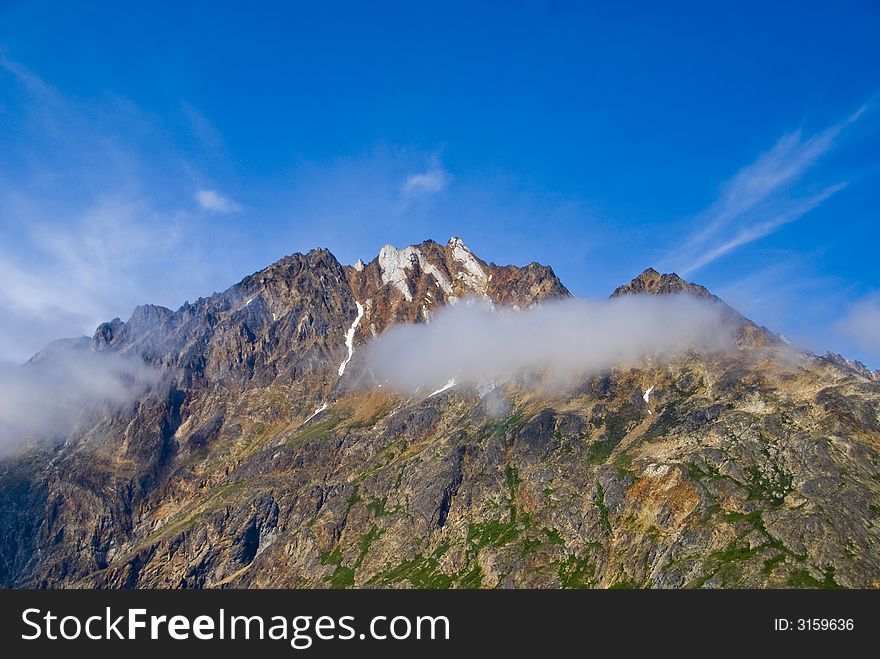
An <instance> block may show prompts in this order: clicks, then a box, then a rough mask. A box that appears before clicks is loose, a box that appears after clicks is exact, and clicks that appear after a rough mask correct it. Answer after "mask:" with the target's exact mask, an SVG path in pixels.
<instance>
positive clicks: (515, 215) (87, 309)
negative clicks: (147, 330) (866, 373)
mask: <svg viewBox="0 0 880 659" xmlns="http://www.w3.org/2000/svg"><path fill="white" fill-rule="evenodd" d="M122 4H123V3H109V2H108V3H90V2H78V3H62V2H54V3H47V2H39V1H29V2H0V232H2V234H0V235H2V241H0V280H2V281H3V286H2V290H0V346H2V347H0V358H5V359H13V360H20V359H21V358H23V357H25V356H27V355H28V354H30V353H32V352H33V351H34V350H36V349H38V348H39V347H40V346H41V345H43V344H44V343H45V342H46V341H47V340H49V339H52V338H56V337H57V336H64V335H71V334H74V335H75V334H79V333H90V332H91V331H92V329H93V327H94V325H95V324H97V322H99V321H101V320H104V319H107V318H111V317H113V316H121V317H123V318H125V317H127V316H128V314H129V313H130V312H131V309H132V308H133V306H134V305H135V304H137V303H140V302H156V303H161V304H165V305H167V306H171V307H176V306H178V305H179V304H181V303H182V302H183V301H184V300H186V299H193V298H195V297H198V296H199V295H206V294H209V293H210V292H212V291H214V290H222V289H224V288H226V287H227V286H229V285H231V284H232V283H234V282H235V281H237V280H238V279H240V278H241V277H242V276H244V275H246V274H248V273H250V272H253V271H255V270H257V269H259V268H261V267H263V266H265V265H267V264H269V263H271V262H272V261H274V260H276V259H277V258H279V257H280V256H282V255H284V254H287V253H291V252H295V251H305V250H308V249H310V248H311V247H314V246H326V247H328V248H330V249H331V251H333V253H334V254H336V256H337V257H338V258H339V259H340V260H341V261H342V262H343V263H351V262H353V261H354V260H356V259H357V258H363V259H365V260H368V259H370V258H372V257H373V256H375V255H376V254H377V253H378V251H379V249H380V247H381V246H382V245H383V244H385V243H391V244H395V245H397V246H404V245H407V244H411V243H415V242H420V241H421V240H424V239H426V238H434V239H436V240H441V241H445V240H446V239H447V238H448V237H449V236H451V235H460V236H461V237H462V238H463V239H464V240H465V242H467V243H468V245H469V246H470V247H471V248H472V249H473V250H474V251H475V252H476V253H477V254H479V255H480V256H482V257H483V258H484V259H486V260H491V261H495V262H498V263H519V264H522V263H527V262H530V261H532V260H536V261H540V262H543V263H548V264H550V265H552V266H553V267H554V269H555V270H556V272H557V273H558V274H559V276H560V277H561V278H562V279H563V281H564V282H565V283H566V285H567V286H568V287H569V288H570V289H571V290H572V291H573V292H574V293H576V294H578V295H581V296H586V297H602V296H605V295H607V294H608V293H609V292H610V291H611V290H613V288H614V287H616V286H617V285H618V284H620V283H623V282H625V281H628V280H629V279H631V278H632V277H633V276H635V275H636V274H638V273H639V272H640V271H641V270H643V269H644V268H645V267H647V266H653V267H655V268H657V269H660V270H663V271H673V270H674V271H677V272H679V273H680V274H683V275H686V276H687V277H688V278H689V279H691V280H693V281H697V282H700V283H703V284H705V285H706V286H708V287H709V288H710V289H711V290H713V291H714V292H716V293H717V294H719V295H720V296H722V297H723V298H725V299H726V300H728V301H729V302H730V303H732V304H733V305H734V306H736V307H737V308H739V309H740V310H741V311H743V312H744V313H746V314H747V315H749V316H750V317H752V318H753V319H755V320H756V321H758V322H760V323H763V324H766V325H768V326H769V327H770V328H771V329H773V330H776V331H779V332H784V333H785V334H786V335H788V336H790V337H791V338H792V339H793V340H794V341H796V342H797V343H798V344H799V345H803V346H805V347H807V348H810V349H813V350H815V351H819V352H824V351H825V350H827V349H831V350H834V351H839V352H842V353H844V354H845V355H847V356H850V357H854V358H860V359H862V360H863V361H866V362H867V363H869V364H870V365H871V366H873V367H875V368H877V367H880V276H878V273H877V268H876V265H875V264H876V260H877V259H876V253H877V238H878V233H880V229H878V220H880V217H878V214H880V211H878V203H877V199H878V190H880V157H878V156H880V108H878V107H877V106H878V104H880V96H878V93H880V38H878V35H880V4H878V3H877V2H868V1H863V2H855V1H853V2H847V1H844V2H836V3H828V2H791V3H787V2H774V3H766V2H754V3H753V2H738V3H726V4H724V5H721V4H720V3H698V2H693V3H648V2H645V3H626V2H622V3H601V4H600V3H586V2H584V3H562V2H560V3H554V2H508V3H500V2H484V3H473V2H462V3H455V2H452V3H450V2H444V3H439V2H438V3H427V2H426V3H415V2H406V3H403V2H401V3H394V2H384V3H333V2H326V3H308V4H306V3H301V4H299V3H274V2H273V3H270V2H265V3H261V2H252V3H247V4H242V3H238V4H233V3H223V2H204V3H199V2H186V3H182V2H174V3H162V2H155V3H142V6H139V7H138V6H130V5H128V3H125V4H126V5H127V6H125V7H123V6H122ZM669 5H674V6H669Z"/></svg>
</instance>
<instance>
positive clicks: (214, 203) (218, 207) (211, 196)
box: [195, 188, 241, 213]
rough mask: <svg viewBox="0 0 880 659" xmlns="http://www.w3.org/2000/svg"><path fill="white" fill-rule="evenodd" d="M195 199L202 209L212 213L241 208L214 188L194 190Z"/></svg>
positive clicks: (227, 211)
mask: <svg viewBox="0 0 880 659" xmlns="http://www.w3.org/2000/svg"><path fill="white" fill-rule="evenodd" d="M195 199H196V201H197V202H198V204H199V206H201V207H202V209H203V210H206V211H211V212H214V213H237V212H238V211H240V210H241V206H239V205H238V204H237V203H235V202H234V201H232V200H231V199H229V198H228V197H224V196H223V195H222V194H220V193H219V192H217V191H216V190H210V189H207V188H202V189H201V190H196V194H195Z"/></svg>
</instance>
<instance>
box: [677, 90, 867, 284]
mask: <svg viewBox="0 0 880 659" xmlns="http://www.w3.org/2000/svg"><path fill="white" fill-rule="evenodd" d="M864 112H865V108H864V107H863V108H860V109H859V110H858V111H857V112H855V113H854V114H852V115H850V116H849V117H847V118H846V119H845V120H843V121H841V122H840V123H837V124H835V125H833V126H831V127H830V128H828V129H826V130H824V131H822V132H821V133H818V134H816V135H813V136H811V137H808V138H806V139H804V137H803V136H802V135H801V133H800V131H795V132H793V133H789V134H788V135H785V136H783V137H782V138H781V139H780V140H779V141H778V142H777V143H776V144H775V145H774V146H773V147H772V148H771V149H770V150H769V151H767V152H765V153H763V154H762V155H761V156H760V157H758V158H757V160H755V162H753V163H751V164H749V165H747V166H746V167H743V168H742V169H741V170H740V171H739V172H737V173H736V175H734V176H733V178H731V179H730V180H729V181H727V182H726V183H725V184H724V185H723V186H722V188H721V193H720V195H719V197H718V198H717V199H716V200H715V202H714V203H713V204H712V205H711V206H710V207H709V208H707V209H706V210H705V211H704V212H702V213H700V215H698V216H697V218H696V220H695V223H696V225H697V226H698V227H699V229H698V230H696V231H695V232H694V233H693V234H692V235H691V236H690V237H689V238H688V239H687V240H686V241H685V244H684V246H683V247H682V248H680V249H678V250H676V251H675V253H674V254H672V255H671V256H670V258H669V261H670V262H671V265H673V266H674V267H675V269H677V270H678V271H679V272H682V273H683V274H685V275H687V274H690V273H693V272H694V271H696V270H699V269H700V268H702V267H704V266H706V265H708V264H709V263H712V262H713V261H715V260H717V259H719V258H721V257H722V256H725V255H726V254H729V253H730V252H732V251H734V250H736V249H738V248H740V247H742V246H744V245H747V244H749V243H751V242H754V241H755V240H758V239H760V238H763V237H765V236H767V235H769V234H771V233H773V232H775V231H777V230H778V229H780V228H781V227H782V226H784V225H786V224H789V223H791V222H794V221H795V220H798V219H799V218H801V217H802V216H803V215H805V214H806V213H808V212H809V211H811V210H813V209H814V208H816V207H817V206H819V205H820V204H822V203H823V202H824V201H825V200H826V199H828V198H829V197H831V196H832V195H833V194H835V193H836V192H838V191H840V190H841V189H843V188H844V187H845V186H846V183H837V184H834V185H829V186H826V187H824V188H823V189H822V190H820V191H819V192H817V193H813V194H811V195H807V196H805V197H801V198H797V197H791V196H788V195H787V194H786V193H787V191H789V190H790V189H791V187H792V186H793V185H794V184H795V183H796V182H797V181H798V180H799V179H800V178H801V177H802V176H803V175H804V174H805V173H806V171H807V170H808V169H809V168H810V167H812V166H813V165H814V164H815V163H816V162H817V161H818V160H819V159H820V158H821V157H822V156H823V155H825V154H826V153H828V152H829V151H830V150H831V149H832V148H833V147H834V145H835V142H836V140H837V139H838V138H839V136H840V134H841V133H842V132H843V130H844V129H845V128H846V127H847V126H849V125H850V124H852V123H854V122H855V121H857V120H858V119H859V117H861V116H862V114H863V113H864Z"/></svg>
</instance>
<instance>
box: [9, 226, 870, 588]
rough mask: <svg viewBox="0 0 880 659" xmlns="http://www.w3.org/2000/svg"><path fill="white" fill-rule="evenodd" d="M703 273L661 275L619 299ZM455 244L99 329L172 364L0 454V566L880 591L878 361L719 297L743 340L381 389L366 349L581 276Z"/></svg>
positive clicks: (150, 580)
mask: <svg viewBox="0 0 880 659" xmlns="http://www.w3.org/2000/svg"><path fill="white" fill-rule="evenodd" d="M669 293H686V294H691V295H695V296H697V297H700V298H704V299H707V300H713V301H714V302H715V303H717V304H720V305H724V303H723V302H722V301H720V300H718V299H717V298H715V297H714V296H712V294H711V293H710V292H709V291H707V290H706V289H705V288H703V287H701V286H697V285H694V284H690V283H688V282H685V281H684V280H682V279H680V278H679V277H677V276H676V275H672V274H665V275H661V274H660V273H657V272H656V271H654V270H652V269H648V270H646V271H645V272H643V273H642V274H641V275H639V276H638V277H637V278H635V279H634V280H633V281H632V282H630V283H629V284H626V285H624V286H622V287H620V288H618V289H617V290H616V291H614V293H612V296H620V295H631V294H649V295H663V294H669ZM569 296H570V293H569V292H568V290H567V289H566V288H565V287H564V286H563V284H562V283H561V282H560V281H559V279H558V278H557V277H556V275H555V274H554V273H553V271H552V269H550V268H549V267H546V266H541V265H538V264H534V263H533V264H531V265H528V266H525V267H516V266H497V265H495V264H491V263H486V262H484V261H482V260H481V259H479V258H478V257H477V256H475V255H474V254H473V253H472V252H471V251H470V250H469V249H468V248H467V247H466V246H465V245H464V243H463V242H462V241H460V240H459V239H457V238H452V239H450V240H449V242H448V243H447V244H445V245H441V244H438V243H435V242H433V241H426V242H424V243H421V244H419V245H415V246H411V247H408V248H405V249H396V248H394V247H391V246H386V247H384V248H383V249H382V250H381V252H380V253H379V255H378V256H377V257H376V258H375V259H373V260H372V261H370V262H369V263H363V262H360V261H359V262H358V263H356V264H355V265H353V266H344V265H341V264H340V263H339V262H338V261H337V260H336V259H335V257H333V255H332V254H330V252H328V251H327V250H322V249H317V250H312V251H311V252H309V253H307V254H294V255H291V256H288V257H285V258H283V259H281V260H280V261H278V262H277V263H275V264H273V265H271V266H269V267H268V268H266V269H264V270H261V271H260V272H258V273H255V274H254V275H251V276H249V277H246V278H245V279H243V280H242V281H241V282H240V283H239V284H236V285H235V286H233V287H232V288H230V289H229V290H227V291H225V292H222V293H217V294H215V295H213V296H211V297H209V298H203V299H200V300H197V301H196V302H194V303H192V304H189V303H187V304H185V305H184V306H182V307H181V308H180V309H178V310H176V311H172V310H169V309H164V308H162V307H155V306H149V305H146V306H141V307H138V308H137V309H136V310H135V312H134V313H133V314H132V316H131V318H130V319H129V320H128V321H125V322H123V321H121V320H119V319H115V320H113V321H111V322H109V323H105V324H102V325H101V326H100V327H99V328H98V329H97V330H96V332H95V334H94V336H93V337H92V338H91V339H89V340H88V341H87V342H84V341H81V340H80V341H73V342H68V343H64V344H59V345H58V346H55V348H53V349H47V350H46V351H44V353H43V354H42V355H41V356H40V357H35V359H40V360H42V359H51V358H52V351H53V350H65V349H76V350H82V349H88V350H91V351H94V352H98V353H100V352H110V353H113V354H117V355H122V356H132V357H137V358H143V359H144V360H145V361H146V362H147V363H148V364H150V365H151V366H153V367H154V368H156V369H158V370H159V371H160V372H162V373H163V374H165V377H164V378H163V380H162V382H161V385H157V386H155V387H153V388H152V389H151V390H150V391H148V392H147V393H146V394H145V395H143V396H142V397H140V398H139V399H138V400H137V401H136V402H135V403H134V404H133V405H132V406H131V407H129V408H125V409H120V410H117V411H115V412H114V413H112V414H107V415H103V416H101V417H99V418H97V419H95V420H94V422H93V423H91V424H90V425H88V427H84V428H81V429H80V430H79V431H78V432H77V433H76V434H75V435H72V436H70V437H66V438H65V441H63V442H61V443H56V444H42V445H36V446H34V447H32V448H30V449H29V450H27V451H25V452H23V453H21V454H19V455H16V456H14V457H10V458H6V459H4V460H2V461H0V510H2V511H3V514H2V517H0V585H3V586H17V587H20V586H38V587H83V586H98V587H175V588H176V587H225V586H236V587H269V586H273V587H278V586H307V587H352V586H354V587H611V586H632V587H693V586H704V587H728V586H745V587H767V586H805V587H820V586H848V587H877V586H878V585H880V417H878V409H880V383H878V378H877V377H876V376H875V374H872V373H871V372H870V371H868V370H867V369H864V368H863V367H862V368H860V367H859V365H857V364H855V363H851V362H847V361H846V360H844V359H843V358H835V357H833V356H826V357H824V358H819V357H815V356H813V355H808V354H804V353H797V352H795V351H793V350H791V349H790V348H788V347H787V346H785V344H784V342H782V341H781V340H779V339H778V338H777V337H775V336H774V335H773V334H772V333H770V332H769V331H768V330H766V329H764V328H760V327H758V326H757V325H755V324H754V323H752V322H751V321H748V320H747V319H745V318H743V317H742V316H741V315H739V314H738V313H737V312H735V311H734V310H732V309H730V308H729V307H727V306H726V305H724V307H725V309H726V311H725V313H727V314H729V316H728V317H729V320H730V322H731V323H732V324H733V326H735V327H736V328H737V331H736V334H737V349H736V351H735V352H733V353H729V354H717V355H687V356H685V357H681V358H678V359H676V360H673V361H669V362H665V363H655V362H651V361H648V362H645V363H643V364H639V365H636V366H627V367H621V368H616V369H612V370H610V371H608V372H605V373H594V374H585V376H584V380H583V382H582V383H581V384H580V385H579V386H578V387H577V388H575V389H574V390H572V391H569V392H566V393H564V394H563V393H557V394H550V393H548V392H546V391H536V390H531V389H529V388H523V387H521V386H518V385H516V384H513V383H508V384H506V385H500V386H499V387H498V392H497V393H498V395H499V396H500V397H501V398H503V400H504V401H505V403H506V408H505V410H504V412H503V413H502V414H500V415H499V414H498V411H497V410H489V409H488V408H487V406H486V405H485V404H484V401H483V400H482V398H481V395H480V393H479V392H474V391H469V390H466V389H460V388H456V387H453V388H450V389H448V390H444V391H442V392H437V393H435V394H434V395H422V396H409V397H407V396H404V395H401V394H396V393H394V392H390V391H387V390H384V389H383V388H382V387H380V386H379V383H377V382H375V381H374V380H373V379H372V378H371V374H370V373H369V370H368V369H366V368H365V367H364V364H363V362H362V361H361V356H362V351H361V350H360V349H359V348H360V347H361V346H362V345H363V344H365V343H366V342H367V341H369V340H370V339H371V338H373V337H374V336H377V335H379V334H381V333H382V332H383V331H385V330H386V329H387V328H388V327H390V326H392V325H394V324H398V323H418V322H427V321H429V320H430V318H431V315H432V314H433V313H435V312H436V310H437V309H438V308H440V307H442V306H443V305H448V304H456V303H458V302H459V301H461V300H463V299H465V298H470V297H478V298H483V299H485V300H487V301H489V302H491V304H494V305H498V306H500V305H509V306H514V305H515V306H517V307H520V308H527V307H529V306H531V305H533V304H540V303H542V302H544V301H549V300H554V299H560V298H566V297H569Z"/></svg>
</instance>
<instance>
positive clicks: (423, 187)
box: [401, 162, 450, 197]
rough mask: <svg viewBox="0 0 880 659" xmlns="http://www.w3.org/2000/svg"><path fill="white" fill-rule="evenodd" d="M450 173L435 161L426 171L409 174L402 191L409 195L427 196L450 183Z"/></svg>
mask: <svg viewBox="0 0 880 659" xmlns="http://www.w3.org/2000/svg"><path fill="white" fill-rule="evenodd" d="M449 179H450V177H449V173H448V172H447V171H446V170H444V169H443V167H441V166H440V163H439V162H434V163H433V164H432V165H431V167H429V168H428V169H427V170H426V171H424V172H420V173H418V174H412V175H411V176H408V177H407V179H406V180H405V181H404V182H403V186H402V188H401V192H402V193H403V195H404V196H407V197H425V196H430V195H434V194H437V193H438V192H441V191H442V190H443V189H444V188H445V187H446V186H447V185H449Z"/></svg>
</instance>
